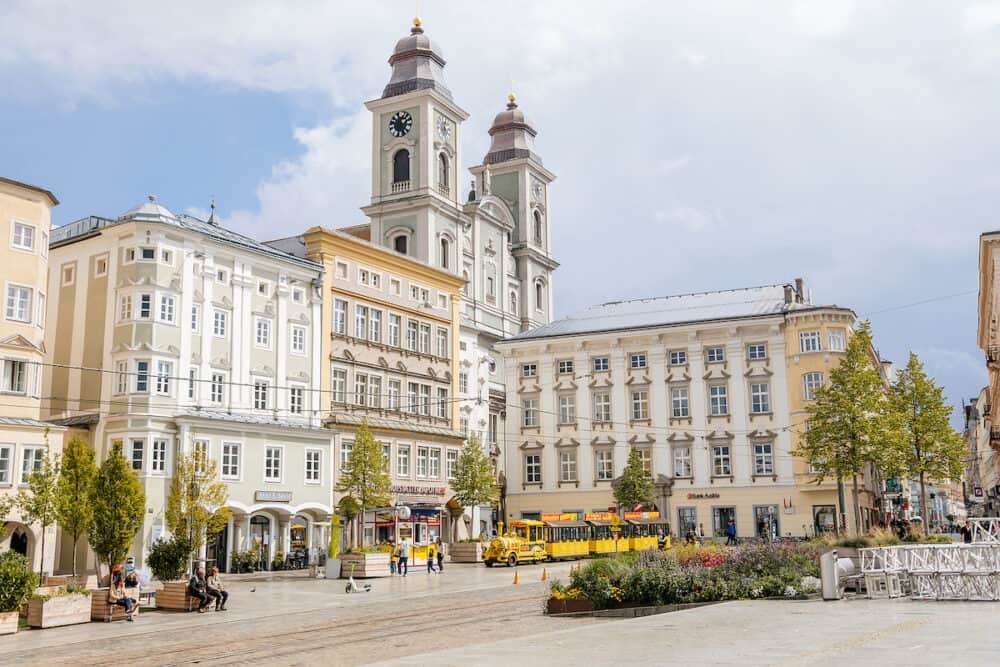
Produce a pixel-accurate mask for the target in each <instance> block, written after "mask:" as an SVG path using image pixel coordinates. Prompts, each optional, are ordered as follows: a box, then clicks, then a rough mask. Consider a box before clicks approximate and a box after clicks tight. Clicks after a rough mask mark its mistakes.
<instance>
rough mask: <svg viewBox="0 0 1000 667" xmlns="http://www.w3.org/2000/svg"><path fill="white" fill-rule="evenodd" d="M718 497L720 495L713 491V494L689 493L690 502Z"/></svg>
mask: <svg viewBox="0 0 1000 667" xmlns="http://www.w3.org/2000/svg"><path fill="white" fill-rule="evenodd" d="M718 497H719V494H718V493H716V492H715V491H713V492H711V493H689V494H688V500H702V499H708V498H718Z"/></svg>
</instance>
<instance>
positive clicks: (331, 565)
mask: <svg viewBox="0 0 1000 667" xmlns="http://www.w3.org/2000/svg"><path fill="white" fill-rule="evenodd" d="M340 568H341V563H340V559H339V558H327V559H326V578H327V579H340Z"/></svg>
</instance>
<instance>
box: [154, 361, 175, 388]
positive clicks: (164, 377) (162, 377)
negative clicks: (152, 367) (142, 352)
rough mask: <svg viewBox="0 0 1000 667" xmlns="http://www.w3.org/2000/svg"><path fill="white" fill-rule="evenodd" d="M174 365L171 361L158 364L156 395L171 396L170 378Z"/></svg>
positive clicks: (158, 362)
mask: <svg viewBox="0 0 1000 667" xmlns="http://www.w3.org/2000/svg"><path fill="white" fill-rule="evenodd" d="M173 370H174V365H173V363H171V362H169V361H157V362H156V393H157V394H162V395H164V396H167V395H169V394H170V376H171V375H173Z"/></svg>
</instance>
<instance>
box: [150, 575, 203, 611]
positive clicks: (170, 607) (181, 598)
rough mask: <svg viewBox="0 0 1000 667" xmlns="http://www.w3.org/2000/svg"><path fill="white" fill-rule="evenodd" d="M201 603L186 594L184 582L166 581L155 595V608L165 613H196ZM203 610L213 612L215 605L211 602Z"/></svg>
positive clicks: (185, 583)
mask: <svg viewBox="0 0 1000 667" xmlns="http://www.w3.org/2000/svg"><path fill="white" fill-rule="evenodd" d="M200 604H201V602H200V601H199V600H198V598H196V597H192V596H190V595H188V593H187V582H186V581H168V582H165V583H164V584H163V590H161V591H157V593H156V608H157V609H165V610H167V611H184V612H188V611H196V610H197V609H198V605H200ZM205 609H207V610H209V611H213V610H214V609H215V605H214V604H213V603H212V601H211V600H209V602H208V606H207V607H205Z"/></svg>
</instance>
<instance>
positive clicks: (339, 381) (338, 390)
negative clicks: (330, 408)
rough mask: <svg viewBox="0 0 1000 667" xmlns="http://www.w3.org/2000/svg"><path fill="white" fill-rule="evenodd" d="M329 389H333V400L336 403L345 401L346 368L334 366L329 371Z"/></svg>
mask: <svg viewBox="0 0 1000 667" xmlns="http://www.w3.org/2000/svg"><path fill="white" fill-rule="evenodd" d="M330 389H332V390H333V400H334V401H335V402H337V403H344V402H346V401H347V370H346V369H344V368H334V369H333V370H332V371H331V373H330Z"/></svg>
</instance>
